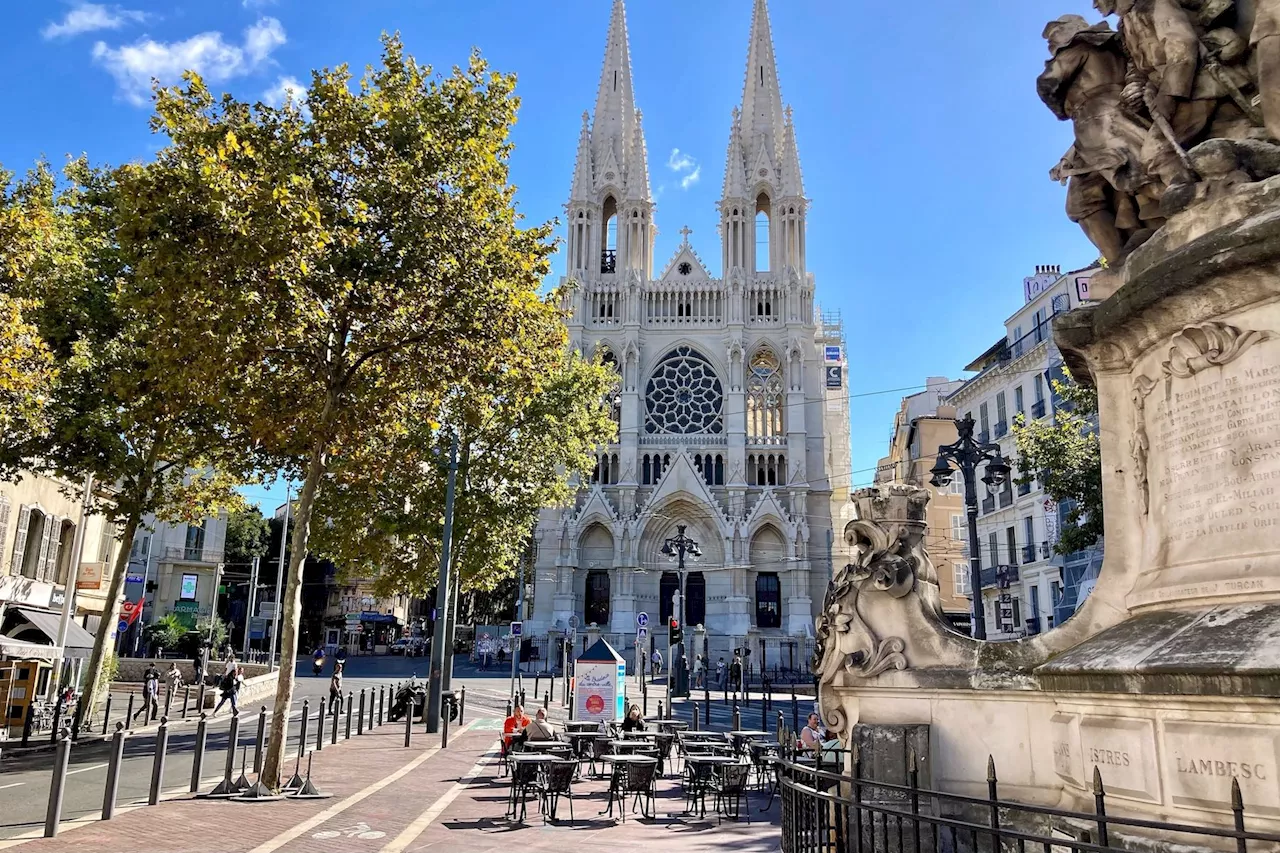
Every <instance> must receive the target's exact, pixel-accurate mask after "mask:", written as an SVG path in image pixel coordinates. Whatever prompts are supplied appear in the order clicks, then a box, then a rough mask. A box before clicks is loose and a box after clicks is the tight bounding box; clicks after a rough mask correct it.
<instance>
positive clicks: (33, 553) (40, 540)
mask: <svg viewBox="0 0 1280 853" xmlns="http://www.w3.org/2000/svg"><path fill="white" fill-rule="evenodd" d="M18 528H19V529H18V538H17V539H16V540H14V543H13V566H14V569H15V571H14V572H13V574H15V575H22V576H23V577H24V578H30V579H31V580H39V579H40V570H41V568H42V561H43V559H44V558H45V557H46V556H47V555H48V553H49V551H48V547H47V545H48V539H49V537H48V528H49V517H48V516H47V515H45V513H44V511H43V510H41V509H39V508H38V507H34V506H25V507H23V508H22V512H21V513H20V514H19V517H18Z"/></svg>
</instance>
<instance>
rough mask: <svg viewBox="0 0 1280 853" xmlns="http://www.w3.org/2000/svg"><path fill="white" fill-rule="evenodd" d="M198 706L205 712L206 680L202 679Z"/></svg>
mask: <svg viewBox="0 0 1280 853" xmlns="http://www.w3.org/2000/svg"><path fill="white" fill-rule="evenodd" d="M196 708H197V709H198V710H199V711H200V713H201V714H203V713H204V680H203V679H202V680H201V681H200V693H199V695H197V696H196Z"/></svg>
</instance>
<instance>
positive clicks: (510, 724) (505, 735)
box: [502, 705, 533, 755]
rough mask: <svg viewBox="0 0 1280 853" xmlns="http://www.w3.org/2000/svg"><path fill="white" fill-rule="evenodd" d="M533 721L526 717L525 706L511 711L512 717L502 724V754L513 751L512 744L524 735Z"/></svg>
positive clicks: (518, 706)
mask: <svg viewBox="0 0 1280 853" xmlns="http://www.w3.org/2000/svg"><path fill="white" fill-rule="evenodd" d="M531 722H533V720H531V719H529V718H528V717H527V716H525V713H524V706H523V705H517V706H515V708H514V709H513V710H512V711H511V716H510V717H507V719H506V721H505V722H504V723H503V724H502V754H503V755H506V754H507V752H508V751H510V749H511V742H512V741H513V740H515V739H516V737H518V736H522V735H523V734H524V730H525V727H526V726H528V725H529V724H530V723H531Z"/></svg>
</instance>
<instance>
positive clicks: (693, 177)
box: [667, 148, 702, 190]
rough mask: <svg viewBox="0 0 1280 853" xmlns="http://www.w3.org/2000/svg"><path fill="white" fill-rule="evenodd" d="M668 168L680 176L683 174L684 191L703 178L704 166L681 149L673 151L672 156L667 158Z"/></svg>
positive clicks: (681, 181) (681, 186)
mask: <svg viewBox="0 0 1280 853" xmlns="http://www.w3.org/2000/svg"><path fill="white" fill-rule="evenodd" d="M667 168H668V169H670V170H671V171H673V172H675V173H676V174H678V175H679V174H681V173H683V174H682V176H681V178H680V189H682V190H687V189H689V187H691V186H693V185H694V184H696V183H697V182H698V179H699V178H701V177H702V165H701V164H700V163H698V161H697V160H695V159H693V158H692V157H690V156H689V155H688V154H686V153H684V152H683V151H681V150H680V149H679V148H672V149H671V156H670V157H668V158H667Z"/></svg>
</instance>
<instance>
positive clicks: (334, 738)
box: [329, 711, 339, 744]
mask: <svg viewBox="0 0 1280 853" xmlns="http://www.w3.org/2000/svg"><path fill="white" fill-rule="evenodd" d="M330 719H332V720H333V734H332V735H331V736H330V738H329V743H332V744H336V743H337V742H338V719H339V717H338V713H337V712H336V711H335V712H334V713H333V714H331V715H330Z"/></svg>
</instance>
